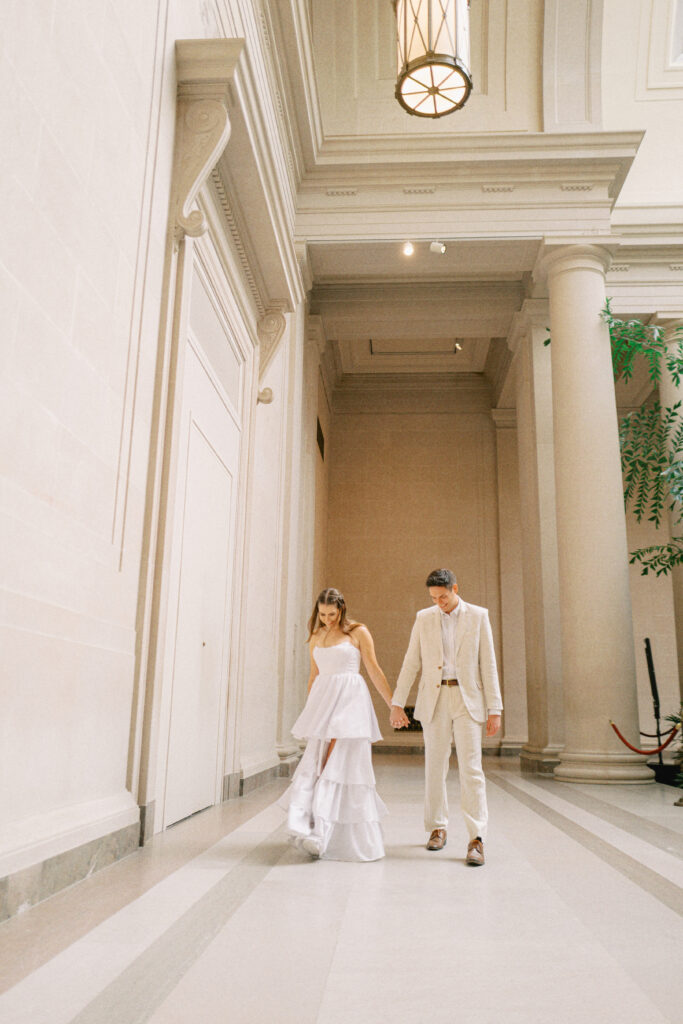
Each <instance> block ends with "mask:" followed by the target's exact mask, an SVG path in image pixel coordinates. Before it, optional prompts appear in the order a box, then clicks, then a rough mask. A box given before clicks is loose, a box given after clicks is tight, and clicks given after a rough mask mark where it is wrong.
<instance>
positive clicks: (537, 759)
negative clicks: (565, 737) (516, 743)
mask: <svg viewBox="0 0 683 1024" xmlns="http://www.w3.org/2000/svg"><path fill="white" fill-rule="evenodd" d="M561 752H562V747H561V746H560V745H557V746H556V745H554V744H551V745H549V746H547V747H531V746H529V744H528V743H525V744H524V746H523V747H522V749H521V750H520V753H519V767H520V768H521V770H522V771H523V772H528V773H530V774H532V775H552V774H553V772H554V770H555V768H557V766H558V765H559V763H560V754H561Z"/></svg>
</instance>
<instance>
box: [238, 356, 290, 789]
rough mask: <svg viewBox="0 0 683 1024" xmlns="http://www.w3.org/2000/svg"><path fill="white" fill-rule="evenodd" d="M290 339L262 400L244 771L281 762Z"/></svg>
mask: <svg viewBox="0 0 683 1024" xmlns="http://www.w3.org/2000/svg"><path fill="white" fill-rule="evenodd" d="M288 348H289V346H288V339H287V338H286V339H285V340H284V341H283V343H282V344H281V346H280V349H279V350H278V352H277V354H276V356H275V358H274V359H273V361H272V362H271V363H270V365H269V366H268V369H267V371H266V374H265V376H264V377H263V378H262V380H261V381H260V384H259V386H260V387H269V388H272V391H273V395H274V399H273V402H272V404H271V405H258V406H257V409H256V416H255V435H254V441H253V454H252V460H251V466H252V470H251V471H252V481H251V494H250V498H249V510H248V517H249V522H248V531H249V558H248V563H247V572H246V577H245V583H246V632H245V659H244V670H243V683H242V699H241V710H240V720H241V724H240V767H241V770H242V772H243V774H244V775H245V776H249V775H253V774H255V773H256V772H258V771H262V770H264V769H266V768H270V767H272V766H273V765H275V764H277V763H278V756H277V750H276V745H277V724H278V723H277V713H278V700H277V695H278V675H279V666H278V661H279V625H280V607H281V586H282V572H283V564H284V561H285V552H284V551H283V541H284V538H283V518H284V502H285V494H284V484H285V481H284V461H285V450H284V447H285V442H286V437H287V405H286V397H287V363H288Z"/></svg>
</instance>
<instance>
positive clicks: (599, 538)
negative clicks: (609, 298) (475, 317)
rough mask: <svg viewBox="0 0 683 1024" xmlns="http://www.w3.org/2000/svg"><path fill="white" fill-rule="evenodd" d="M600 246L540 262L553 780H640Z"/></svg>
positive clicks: (560, 252)
mask: <svg viewBox="0 0 683 1024" xmlns="http://www.w3.org/2000/svg"><path fill="white" fill-rule="evenodd" d="M608 264H609V254H608V252H607V251H606V250H604V249H602V248H600V247H598V246H590V245H586V246H584V245H572V246H561V247H558V249H556V250H555V251H552V250H551V251H550V252H549V253H548V254H547V255H546V256H545V258H544V260H543V269H544V270H545V271H546V273H547V277H548V288H549V298H550V329H551V336H552V345H551V358H552V392H553V428H554V451H555V481H556V501H557V542H558V561H559V580H560V615H561V626H562V671H563V692H564V706H565V740H566V746H565V749H564V750H563V751H562V753H561V755H560V764H559V766H558V767H557V768H556V769H555V778H556V779H560V780H563V781H567V782H601V783H623V782H628V783H644V782H651V781H652V780H653V777H654V776H653V774H652V772H651V770H650V769H649V768H648V767H647V764H646V763H645V759H644V758H643V757H641V756H639V755H637V754H632V753H631V752H630V751H629V750H627V748H626V747H624V746H623V745H622V744H621V742H620V741H619V739H618V738H617V737H616V735H615V734H614V732H613V731H612V729H611V727H610V719H611V718H613V719H615V720H617V721H618V722H619V725H620V726H621V729H622V731H623V732H624V734H625V735H626V736H629V737H632V738H633V739H635V740H637V739H638V736H639V732H638V730H639V722H638V705H637V695H636V670H635V654H634V647H633V623H632V618H631V597H630V593H629V579H628V548H627V543H626V518H625V514H624V503H623V497H622V478H621V465H620V458H619V441H618V428H617V410H616V400H615V395H614V384H613V379H612V361H611V356H610V346H609V333H608V330H607V326H606V325H605V324H604V323H603V322H602V320H601V318H600V311H601V309H602V308H603V307H604V305H605V270H606V268H607V266H608Z"/></svg>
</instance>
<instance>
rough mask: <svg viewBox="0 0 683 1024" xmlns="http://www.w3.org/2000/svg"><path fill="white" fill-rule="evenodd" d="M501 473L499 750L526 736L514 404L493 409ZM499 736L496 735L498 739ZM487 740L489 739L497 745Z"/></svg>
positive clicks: (505, 751) (513, 750)
mask: <svg viewBox="0 0 683 1024" xmlns="http://www.w3.org/2000/svg"><path fill="white" fill-rule="evenodd" d="M491 414H492V416H493V422H494V423H495V425H496V461H497V473H498V543H499V549H500V611H501V664H500V675H501V683H502V690H503V706H504V708H505V711H504V713H503V733H502V738H501V739H500V741H499V749H500V753H501V755H506V756H511V755H516V754H519V752H520V750H521V749H522V745H523V744H524V743H525V741H526V739H527V706H526V668H525V657H524V599H523V595H522V587H521V583H522V552H521V545H520V509H519V486H518V480H517V469H516V467H517V430H516V421H515V410H514V409H493V410H492V413H491ZM495 740H498V737H494V741H495ZM494 741H489V745H491V746H494V745H496V744H495V743H494Z"/></svg>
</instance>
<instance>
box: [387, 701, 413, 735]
mask: <svg viewBox="0 0 683 1024" xmlns="http://www.w3.org/2000/svg"><path fill="white" fill-rule="evenodd" d="M389 724H390V725H391V727H392V729H405V727H406V726H407V725H410V719H409V718H408V716H407V714H406V713H405V711H404V710H403V708H399V707H398V706H397V705H396V704H392V706H391V711H390V713H389Z"/></svg>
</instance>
